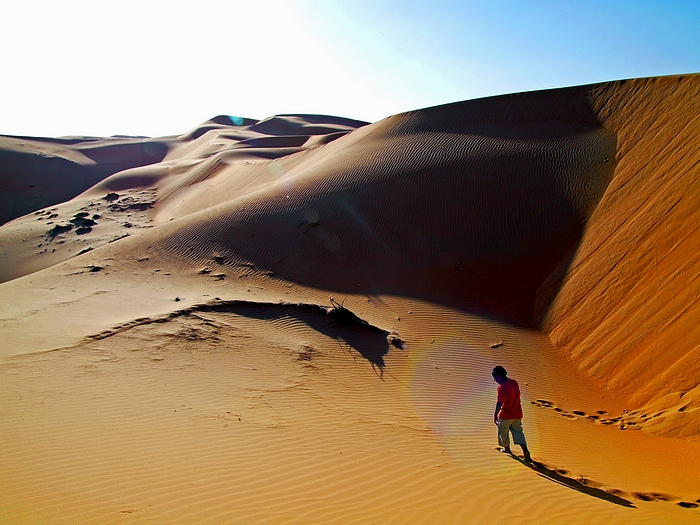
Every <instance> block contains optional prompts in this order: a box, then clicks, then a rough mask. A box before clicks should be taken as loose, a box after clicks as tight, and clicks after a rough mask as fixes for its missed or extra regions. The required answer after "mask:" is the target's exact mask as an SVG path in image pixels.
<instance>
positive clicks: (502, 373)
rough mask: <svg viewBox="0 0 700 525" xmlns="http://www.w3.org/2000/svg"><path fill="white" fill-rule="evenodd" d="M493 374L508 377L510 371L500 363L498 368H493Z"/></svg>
mask: <svg viewBox="0 0 700 525" xmlns="http://www.w3.org/2000/svg"><path fill="white" fill-rule="evenodd" d="M491 375H492V376H493V377H508V372H506V369H505V368H503V367H502V366H501V365H498V366H497V367H496V368H494V369H493V372H491Z"/></svg>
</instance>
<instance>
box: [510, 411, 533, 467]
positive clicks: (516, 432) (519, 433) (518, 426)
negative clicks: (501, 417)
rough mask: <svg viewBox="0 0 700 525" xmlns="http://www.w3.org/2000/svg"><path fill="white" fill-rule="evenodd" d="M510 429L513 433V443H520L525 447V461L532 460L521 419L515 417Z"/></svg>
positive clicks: (521, 446)
mask: <svg viewBox="0 0 700 525" xmlns="http://www.w3.org/2000/svg"><path fill="white" fill-rule="evenodd" d="M510 431H511V432H512V433H513V443H515V444H516V445H520V448H522V449H523V455H524V459H525V461H532V458H531V457H530V451H529V450H528V448H527V441H526V440H525V433H524V432H523V424H522V420H521V419H514V420H513V423H512V424H511V425H510Z"/></svg>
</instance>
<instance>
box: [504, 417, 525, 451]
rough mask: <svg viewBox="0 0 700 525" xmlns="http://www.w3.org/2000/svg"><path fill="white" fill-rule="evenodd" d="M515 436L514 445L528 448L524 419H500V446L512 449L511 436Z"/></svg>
mask: <svg viewBox="0 0 700 525" xmlns="http://www.w3.org/2000/svg"><path fill="white" fill-rule="evenodd" d="M509 433H512V434H513V443H515V444H516V445H525V446H527V441H525V434H523V420H522V419H499V420H498V444H499V445H500V446H502V447H505V448H508V447H510V436H509V435H508V434H509Z"/></svg>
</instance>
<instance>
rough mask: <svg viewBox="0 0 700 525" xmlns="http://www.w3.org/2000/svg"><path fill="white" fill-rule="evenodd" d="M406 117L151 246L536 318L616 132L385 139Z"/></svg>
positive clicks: (340, 288)
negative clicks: (541, 292) (540, 294)
mask: <svg viewBox="0 0 700 525" xmlns="http://www.w3.org/2000/svg"><path fill="white" fill-rule="evenodd" d="M406 119H408V120H411V119H412V117H411V115H407V116H403V117H401V116H400V117H394V118H392V119H388V120H387V121H383V122H380V123H378V124H376V125H374V126H371V127H370V128H368V129H365V130H363V132H364V133H363V136H362V138H360V139H358V140H355V141H352V140H351V139H352V137H348V140H347V141H346V142H343V143H336V144H335V145H334V146H335V147H336V149H335V151H334V152H333V154H332V155H330V154H326V152H324V151H323V150H318V152H314V151H312V152H310V153H309V154H308V155H307V156H306V157H305V158H304V159H303V160H300V161H299V162H298V163H296V164H292V165H291V166H290V167H289V168H288V169H285V167H284V163H282V164H281V165H280V167H279V171H280V173H279V176H277V177H275V179H274V180H273V181H272V182H271V183H270V184H269V185H268V186H267V187H266V188H265V190H264V191H263V192H262V194H260V193H255V194H253V195H244V196H241V197H240V198H239V199H237V200H235V201H232V202H231V203H229V204H224V205H222V206H221V207H220V209H217V212H216V213H215V214H214V215H212V214H209V216H208V217H206V218H202V219H195V217H194V216H193V217H192V220H193V221H196V226H194V224H195V222H193V225H192V227H184V228H182V230H181V231H178V232H176V233H174V235H173V237H170V236H168V237H167V240H165V241H164V242H163V246H162V247H163V249H165V250H169V251H177V252H178V253H181V254H182V255H185V256H187V257H188V258H191V259H197V260H200V261H202V260H206V259H207V258H209V257H211V254H212V253H216V254H218V255H219V257H222V256H223V257H224V258H226V259H228V260H230V261H231V262H234V261H240V260H245V261H248V262H251V263H253V264H254V265H256V266H258V267H260V268H262V269H265V270H267V271H271V272H274V273H275V274H277V275H279V276H280V277H282V278H285V279H289V280H292V281H296V282H299V283H303V284H306V285H311V286H319V287H322V288H327V289H330V290H333V291H337V292H347V293H355V292H364V293H368V294H381V293H391V294H397V295H408V296H416V297H420V298H424V299H429V300H433V301H437V302H442V303H446V304H450V305H453V306H458V307H460V308H465V309H467V310H471V311H475V312H478V313H481V314H487V315H494V316H498V317H505V318H506V319H509V320H511V321H513V322H517V323H519V324H523V325H525V326H534V319H533V313H532V312H533V302H534V294H535V291H536V290H537V288H538V287H539V286H540V284H541V282H542V281H543V280H544V279H545V278H546V276H547V275H548V274H549V273H550V272H551V271H552V270H553V269H554V268H555V267H556V266H557V265H558V264H560V263H561V262H562V260H564V259H565V258H566V257H567V256H568V254H569V253H570V252H571V250H572V249H573V248H574V247H575V245H576V243H577V242H578V240H579V238H580V235H581V232H582V229H583V225H584V223H585V221H586V219H587V217H588V214H589V213H590V212H591V210H592V209H593V208H594V207H595V204H596V202H597V199H598V198H599V197H600V195H602V192H603V191H604V189H605V186H606V184H607V182H608V181H609V180H610V177H611V176H612V172H613V169H614V155H615V144H616V140H615V136H614V134H612V133H610V132H608V131H606V130H604V129H602V128H600V127H598V126H595V125H593V124H589V123H580V122H575V123H567V122H507V123H500V124H490V125H480V126H473V127H471V128H469V127H463V129H462V130H458V131H455V130H453V129H451V128H450V127H448V126H446V127H445V129H443V130H442V131H440V132H438V131H423V130H421V129H416V127H415V126H413V127H412V131H410V132H409V131H405V132H402V133H397V131H396V130H397V129H405V130H407V129H408V128H409V126H407V125H406V124H407V123H406V122H405V120H406ZM431 122H432V121H431ZM432 125H433V126H435V124H434V123H433V124H432ZM315 153H318V154H317V155H315ZM185 247H186V249H185V250H183V249H182V248H185ZM190 247H195V248H194V249H193V250H190Z"/></svg>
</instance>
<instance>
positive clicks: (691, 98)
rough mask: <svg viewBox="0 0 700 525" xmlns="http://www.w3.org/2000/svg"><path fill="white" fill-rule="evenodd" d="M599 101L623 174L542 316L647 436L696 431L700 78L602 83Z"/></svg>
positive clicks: (699, 397)
mask: <svg viewBox="0 0 700 525" xmlns="http://www.w3.org/2000/svg"><path fill="white" fill-rule="evenodd" d="M591 100H592V105H593V107H594V108H595V111H596V113H597V114H598V115H599V119H600V121H601V122H602V124H603V125H604V126H605V127H606V128H607V129H609V130H611V131H613V132H614V133H615V134H616V135H617V139H618V146H617V167H616V169H615V175H614V178H613V180H612V181H611V183H610V185H609V186H608V188H607V190H606V191H605V194H604V195H603V196H602V199H601V201H600V203H599V204H598V206H597V208H596V209H595V211H594V212H593V214H592V216H591V218H590V220H589V221H588V224H587V225H586V228H585V231H584V234H583V237H582V239H581V242H580V244H579V246H578V248H577V250H576V252H575V255H574V256H573V260H572V261H571V263H570V264H569V265H568V266H567V267H564V268H563V269H564V272H562V273H563V274H564V275H563V280H562V279H561V277H562V275H561V273H560V274H558V275H556V274H555V275H552V276H550V279H549V280H548V281H547V283H545V285H543V287H542V288H541V289H540V290H539V294H540V297H548V296H552V295H555V296H556V297H555V299H554V301H553V303H552V304H551V306H550V307H549V309H548V311H546V312H542V311H540V312H539V313H538V318H539V319H540V321H541V323H542V326H543V328H544V330H545V331H546V333H548V334H549V336H550V338H551V340H552V342H553V344H554V345H555V346H556V347H557V348H558V349H559V351H560V352H561V353H562V354H563V355H564V356H565V357H566V358H567V359H568V360H569V361H570V362H571V364H572V365H573V366H574V368H575V369H576V370H577V371H578V373H579V375H580V376H582V377H584V378H586V379H587V380H589V381H592V382H593V383H594V384H596V385H597V386H599V387H600V388H601V389H604V390H606V391H608V392H610V393H611V394H614V395H616V396H617V397H618V400H619V401H620V402H621V404H623V405H626V406H627V407H628V408H630V409H635V410H636V409H639V410H638V412H639V414H640V416H642V419H643V420H646V421H645V423H644V428H645V430H647V431H649V432H656V433H662V434H665V435H673V436H690V435H698V434H700V387H699V386H698V385H700V111H698V108H700V76H698V75H691V76H685V77H666V78H656V79H639V80H631V81H627V82H619V83H609V84H603V85H599V86H594V87H593V88H592V90H591ZM560 270H562V269H561V268H560ZM550 286H553V287H554V288H555V289H558V292H557V293H554V294H552V293H551V289H550ZM559 286H560V287H561V288H560V289H559ZM543 303H544V304H546V303H547V301H546V300H545V301H543Z"/></svg>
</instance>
